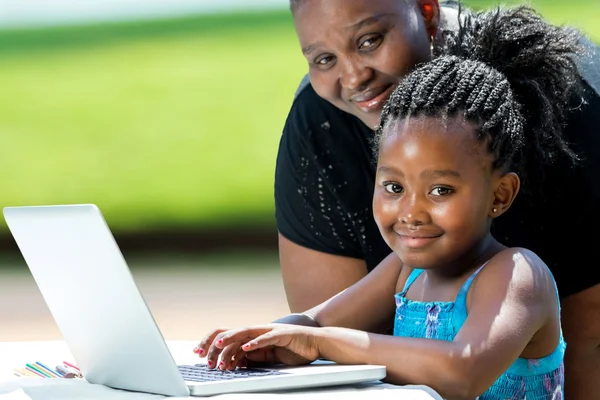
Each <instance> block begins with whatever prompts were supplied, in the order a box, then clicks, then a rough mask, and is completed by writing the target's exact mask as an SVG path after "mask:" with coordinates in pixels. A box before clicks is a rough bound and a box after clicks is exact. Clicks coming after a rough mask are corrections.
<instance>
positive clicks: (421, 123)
mask: <svg viewBox="0 0 600 400" xmlns="http://www.w3.org/2000/svg"><path fill="white" fill-rule="evenodd" d="M385 135H386V136H385V137H384V139H383V142H382V143H381V145H380V150H379V160H378V165H377V175H376V179H375V193H374V199H373V212H374V215H375V221H376V222H377V225H378V227H379V229H380V231H381V234H382V236H383V238H384V239H385V241H386V242H387V244H388V245H389V246H390V247H391V248H392V250H394V252H396V254H398V256H399V257H400V259H401V260H402V262H403V263H404V264H406V265H408V266H410V267H413V268H424V269H429V268H437V267H440V266H449V265H453V266H455V267H457V268H460V266H461V265H463V267H464V263H465V262H469V261H470V260H473V256H474V254H475V253H477V252H478V251H481V246H482V245H484V242H485V240H484V239H485V238H486V237H487V236H488V234H489V229H490V223H491V216H492V208H493V204H494V186H495V185H496V183H497V180H496V179H495V177H496V176H497V175H499V173H497V172H492V170H491V165H492V158H491V155H490V154H489V153H488V152H487V150H486V144H485V143H482V142H480V141H477V140H476V136H475V131H474V128H473V127H472V126H471V125H470V124H468V123H466V122H464V121H463V120H462V119H458V118H455V119H451V120H449V121H446V126H445V127H444V126H443V125H442V122H441V121H440V120H439V119H435V118H428V117H420V118H415V119H412V120H409V121H400V122H397V123H396V124H392V126H390V127H388V128H387V129H386V132H385Z"/></svg>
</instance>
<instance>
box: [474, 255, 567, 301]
mask: <svg viewBox="0 0 600 400" xmlns="http://www.w3.org/2000/svg"><path fill="white" fill-rule="evenodd" d="M498 288H505V289H506V291H507V294H508V293H509V292H510V293H512V295H513V296H517V297H520V298H522V299H523V300H525V299H528V300H532V299H534V298H537V299H541V298H544V299H546V300H547V299H549V298H551V297H553V296H555V295H556V283H555V281H554V277H553V275H552V272H550V269H549V268H548V266H547V265H546V263H545V262H544V261H543V260H542V259H541V258H540V257H539V256H538V255H537V254H536V253H534V252H533V251H531V250H529V249H526V248H522V247H510V248H506V249H504V250H502V251H500V252H499V253H497V254H496V255H495V256H493V257H492V258H490V259H489V260H488V261H487V263H486V264H485V267H484V268H482V269H481V272H480V273H479V274H478V275H477V277H476V278H475V280H474V282H473V292H474V295H475V293H476V292H480V293H485V292H486V291H489V290H498Z"/></svg>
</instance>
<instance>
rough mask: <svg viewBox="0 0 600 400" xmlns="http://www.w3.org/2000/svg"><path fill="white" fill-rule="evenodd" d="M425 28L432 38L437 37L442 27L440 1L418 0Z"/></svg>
mask: <svg viewBox="0 0 600 400" xmlns="http://www.w3.org/2000/svg"><path fill="white" fill-rule="evenodd" d="M418 2H419V8H420V9H421V14H423V19H424V20H425V27H426V28H427V33H428V34H429V37H430V38H433V37H435V35H436V33H437V30H438V27H439V26H440V4H439V2H438V0H418Z"/></svg>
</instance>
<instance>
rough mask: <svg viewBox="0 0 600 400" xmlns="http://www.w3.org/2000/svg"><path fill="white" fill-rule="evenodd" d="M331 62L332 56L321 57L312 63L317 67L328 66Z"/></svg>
mask: <svg viewBox="0 0 600 400" xmlns="http://www.w3.org/2000/svg"><path fill="white" fill-rule="evenodd" d="M331 61H333V56H322V57H318V58H317V59H315V61H314V63H315V64H317V65H328V64H330V63H331Z"/></svg>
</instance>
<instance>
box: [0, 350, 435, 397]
mask: <svg viewBox="0 0 600 400" xmlns="http://www.w3.org/2000/svg"><path fill="white" fill-rule="evenodd" d="M167 344H168V346H169V349H170V350H171V353H172V354H173V358H174V359H175V361H176V362H177V363H178V364H190V363H195V362H197V358H196V356H195V355H194V354H193V353H192V352H191V351H190V349H192V348H193V346H194V344H195V343H193V342H187V341H177V342H167ZM35 361H39V362H42V363H44V364H46V365H48V366H51V367H54V366H55V365H57V364H60V363H62V361H68V362H74V360H73V357H72V355H71V352H70V351H69V349H68V347H67V346H66V344H65V343H64V342H1V343H0V400H55V399H57V400H58V399H60V400H75V399H78V400H79V399H86V400H100V399H102V400H104V399H109V400H134V399H146V400H148V399H166V398H168V397H165V396H159V395H152V394H146V393H132V392H127V391H123V390H116V389H111V388H108V387H105V386H101V385H94V384H90V383H87V382H85V381H84V380H80V379H42V378H18V377H16V376H15V375H14V374H13V369H14V368H15V367H18V368H20V367H23V366H24V365H25V364H26V363H31V362H35ZM374 396H377V398H378V400H386V399H394V400H442V399H441V397H440V396H439V395H438V394H437V393H435V391H433V390H432V389H430V388H428V387H424V386H394V385H390V384H386V383H381V382H371V383H364V384H358V385H347V386H341V387H335V388H322V389H309V390H303V391H292V392H287V393H285V392H276V393H252V394H250V393H244V394H241V393H238V394H229V395H220V396H213V397H212V398H215V399H218V400H224V399H225V400H259V399H275V400H280V399H281V398H295V399H303V398H309V399H311V400H312V399H316V400H319V399H323V400H325V399H337V398H343V399H345V400H346V399H372V398H373V397H374ZM195 398H197V397H195ZM172 399H174V398H172ZM188 399H194V398H192V397H189V398H188Z"/></svg>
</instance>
